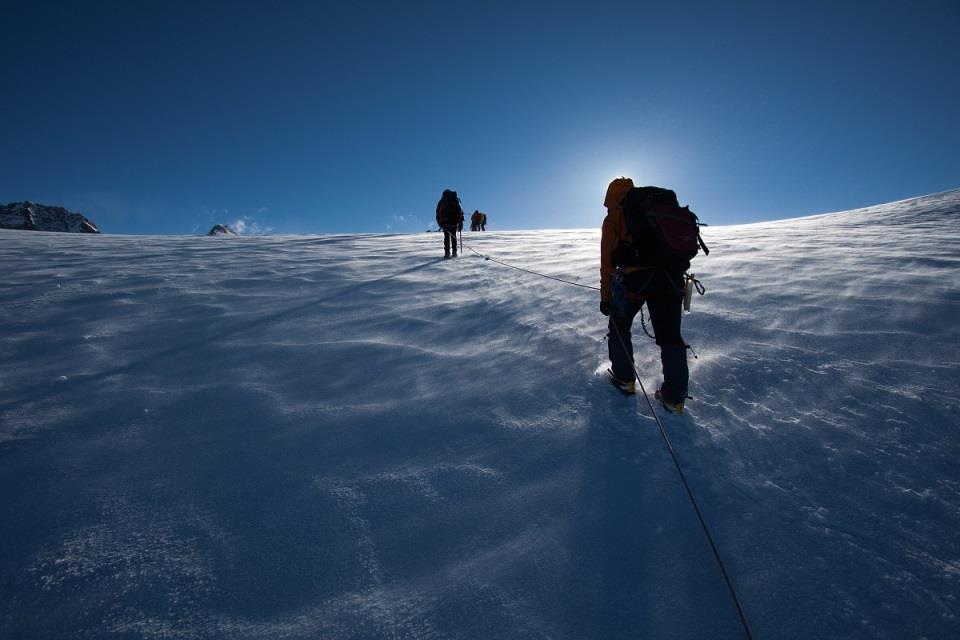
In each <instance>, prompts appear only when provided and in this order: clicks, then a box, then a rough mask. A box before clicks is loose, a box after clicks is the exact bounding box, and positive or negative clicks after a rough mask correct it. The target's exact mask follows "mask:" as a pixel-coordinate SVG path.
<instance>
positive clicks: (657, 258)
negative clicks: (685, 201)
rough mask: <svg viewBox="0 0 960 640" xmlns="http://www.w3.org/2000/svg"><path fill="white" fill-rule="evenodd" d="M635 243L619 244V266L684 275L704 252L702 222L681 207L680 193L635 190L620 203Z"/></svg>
mask: <svg viewBox="0 0 960 640" xmlns="http://www.w3.org/2000/svg"><path fill="white" fill-rule="evenodd" d="M620 207H621V208H622V209H623V216H624V219H625V220H626V223H627V231H628V232H629V233H630V236H631V237H632V238H633V242H620V243H619V244H618V245H617V248H616V250H615V251H614V255H613V261H614V264H615V265H616V266H618V267H657V268H661V269H664V270H666V271H668V272H672V273H683V272H684V271H686V270H687V269H689V268H690V261H691V260H693V258H694V256H696V255H697V253H699V251H700V249H701V248H702V249H703V253H704V255H707V254H709V253H710V250H709V249H708V248H707V245H706V244H704V242H703V239H702V238H701V237H700V220H699V219H698V218H697V214H695V213H694V212H692V211H690V209H689V207H681V206H680V203H679V202H678V201H677V194H676V193H674V192H673V191H671V190H670V189H662V188H660V187H635V188H633V189H631V190H630V191H628V192H627V195H626V196H624V198H623V200H622V201H621V202H620Z"/></svg>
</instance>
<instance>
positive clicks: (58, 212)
mask: <svg viewBox="0 0 960 640" xmlns="http://www.w3.org/2000/svg"><path fill="white" fill-rule="evenodd" d="M0 229H23V230H26V231H60V232H64V233H100V229H98V228H97V225H95V224H93V222H91V221H90V220H89V219H88V218H87V217H86V216H84V215H83V214H80V213H73V212H71V211H68V210H67V209H65V208H63V207H52V206H49V205H45V204H36V203H34V202H30V201H29V200H25V201H23V202H11V203H10V204H5V205H0Z"/></svg>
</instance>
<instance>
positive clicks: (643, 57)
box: [0, 0, 960, 234]
mask: <svg viewBox="0 0 960 640" xmlns="http://www.w3.org/2000/svg"><path fill="white" fill-rule="evenodd" d="M328 5H331V6H328ZM0 12H2V13H0V16H2V20H0V22H2V23H3V25H4V29H3V32H4V33H3V36H2V37H0V91H2V98H0V202H11V201H18V200H25V199H30V200H33V201H36V202H42V203H45V204H58V205H63V206H66V207H68V208H69V209H71V210H74V211H81V212H83V213H85V214H87V215H88V216H89V217H90V218H91V219H92V220H94V222H96V223H97V224H99V225H100V227H101V228H102V229H103V230H104V231H105V232H107V233H160V234H184V233H196V232H205V231H206V230H208V229H209V227H210V226H212V225H213V224H214V223H216V222H228V223H233V222H235V221H237V220H241V219H243V220H245V221H246V224H247V226H248V228H253V229H260V230H266V229H271V230H272V232H274V233H328V232H383V231H388V230H392V231H404V232H406V231H423V230H424V229H426V228H427V226H428V224H429V223H430V222H432V219H433V210H434V207H435V205H436V201H437V199H438V197H439V195H440V192H441V191H442V190H443V189H444V188H453V189H457V190H458V191H459V192H460V195H461V198H462V200H463V204H464V208H465V209H467V210H468V211H472V210H473V209H475V208H479V209H481V210H484V211H486V212H487V213H488V215H489V220H490V225H489V228H490V229H491V230H496V229H529V228H557V227H598V226H599V224H600V222H601V220H602V217H603V214H604V210H603V208H602V206H601V203H602V199H603V192H604V189H605V187H606V184H607V182H608V181H609V179H610V178H612V177H615V176H616V175H620V174H626V175H630V176H632V177H633V178H634V179H635V180H636V181H637V182H638V183H640V184H658V185H661V186H669V187H672V188H674V189H676V190H677V192H678V194H679V195H680V199H681V201H683V202H685V203H689V204H690V205H691V208H693V209H694V210H695V211H697V212H698V213H700V215H701V218H703V219H704V220H706V221H707V222H710V223H713V224H723V223H734V222H746V221H752V220H761V219H774V218H785V217H791V216H797V215H805V214H811V213H819V212H824V211H835V210H843V209H849V208H853V207H857V206H863V205H869V204H878V203H882V202H887V201H892V200H897V199H902V198H906V197H910V196H915V195H922V194H926V193H932V192H936V191H943V190H946V189H950V188H955V187H960V159H958V158H960V154H958V152H957V150H958V149H960V80H958V78H960V75H958V69H960V47H958V46H957V44H956V43H957V42H958V41H960V3H958V2H956V0H914V1H911V2H902V1H899V0H898V1H886V0H870V1H863V2H844V1H842V0H841V1H837V2H819V1H812V2H802V3H790V4H789V5H787V4H785V3H783V4H782V3H778V2H767V1H757V2H749V1H744V2H731V3H718V2H713V1H710V2H708V1H703V2H684V1H682V0H679V1H677V2H671V3H661V2H651V3H645V2H638V1H631V2H622V3H587V2H581V3H570V4H564V3H556V2H554V3H533V2H531V3H516V2H499V1H496V0H495V1H491V2H475V3H469V2H442V3H441V2H432V3H427V2H423V3H398V2H364V3H360V2H342V3H337V5H336V6H332V3H323V2H303V3H294V2H282V1H275V2H272V3H242V2H236V3H234V2H230V3H214V2H183V3H180V2H170V3H140V2H117V3H94V2H64V3H60V2H36V1H33V2H22V3H21V2H9V1H8V2H4V3H3V5H2V8H0Z"/></svg>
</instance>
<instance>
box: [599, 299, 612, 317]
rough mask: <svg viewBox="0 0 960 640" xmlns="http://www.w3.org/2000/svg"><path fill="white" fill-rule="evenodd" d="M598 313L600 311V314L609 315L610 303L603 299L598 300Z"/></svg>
mask: <svg viewBox="0 0 960 640" xmlns="http://www.w3.org/2000/svg"><path fill="white" fill-rule="evenodd" d="M600 313H602V314H603V315H605V316H608V315H610V303H609V302H604V301H603V300H601V301H600Z"/></svg>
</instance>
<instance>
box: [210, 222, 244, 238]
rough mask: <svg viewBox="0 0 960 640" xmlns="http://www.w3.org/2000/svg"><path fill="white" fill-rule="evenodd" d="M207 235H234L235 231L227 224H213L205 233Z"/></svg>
mask: <svg viewBox="0 0 960 640" xmlns="http://www.w3.org/2000/svg"><path fill="white" fill-rule="evenodd" d="M207 235H208V236H235V235H237V232H236V231H234V230H233V229H232V228H231V227H230V225H228V224H215V225H213V229H210V231H209V232H208V233H207Z"/></svg>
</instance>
